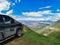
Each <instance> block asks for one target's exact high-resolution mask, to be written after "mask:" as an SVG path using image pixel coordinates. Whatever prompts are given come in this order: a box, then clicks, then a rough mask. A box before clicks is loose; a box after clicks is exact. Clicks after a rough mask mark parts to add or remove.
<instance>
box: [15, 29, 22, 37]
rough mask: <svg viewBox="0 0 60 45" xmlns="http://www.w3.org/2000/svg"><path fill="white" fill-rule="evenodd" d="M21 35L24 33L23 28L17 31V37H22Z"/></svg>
mask: <svg viewBox="0 0 60 45" xmlns="http://www.w3.org/2000/svg"><path fill="white" fill-rule="evenodd" d="M21 35H22V30H20V29H18V30H17V31H16V36H17V37H20V36H21Z"/></svg>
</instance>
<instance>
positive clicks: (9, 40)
mask: <svg viewBox="0 0 60 45" xmlns="http://www.w3.org/2000/svg"><path fill="white" fill-rule="evenodd" d="M22 36H23V34H22V35H21V37H22ZM21 37H15V36H14V37H12V38H10V39H8V40H6V41H4V42H2V43H0V45H6V44H7V43H9V42H11V41H13V40H15V39H18V38H21Z"/></svg>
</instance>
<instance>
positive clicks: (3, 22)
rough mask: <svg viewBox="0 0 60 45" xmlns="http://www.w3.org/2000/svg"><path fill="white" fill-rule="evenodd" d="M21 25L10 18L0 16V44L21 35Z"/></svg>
mask: <svg viewBox="0 0 60 45" xmlns="http://www.w3.org/2000/svg"><path fill="white" fill-rule="evenodd" d="M22 30H23V25H22V24H21V23H19V22H17V21H16V20H14V19H13V18H11V17H10V16H7V15H0V42H2V41H5V40H7V39H9V38H10V37H13V35H16V36H17V37H20V36H21V35H22Z"/></svg>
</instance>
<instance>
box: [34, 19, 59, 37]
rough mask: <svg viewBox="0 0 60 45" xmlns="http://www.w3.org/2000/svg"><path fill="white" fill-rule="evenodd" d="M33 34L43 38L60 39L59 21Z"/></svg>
mask: <svg viewBox="0 0 60 45" xmlns="http://www.w3.org/2000/svg"><path fill="white" fill-rule="evenodd" d="M35 32H37V33H39V34H43V35H45V36H51V37H60V20H59V21H57V22H55V23H53V24H50V25H48V26H45V27H44V28H42V29H40V30H38V31H35Z"/></svg>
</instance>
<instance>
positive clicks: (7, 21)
mask: <svg viewBox="0 0 60 45" xmlns="http://www.w3.org/2000/svg"><path fill="white" fill-rule="evenodd" d="M3 19H4V25H5V30H4V37H5V38H6V37H8V36H10V35H11V32H10V29H11V28H10V24H11V21H10V17H8V16H4V17H3Z"/></svg>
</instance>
